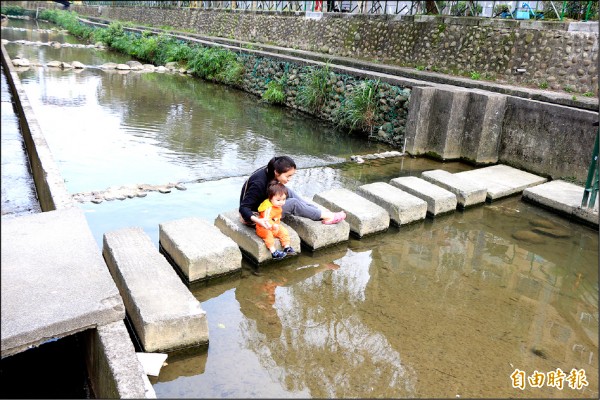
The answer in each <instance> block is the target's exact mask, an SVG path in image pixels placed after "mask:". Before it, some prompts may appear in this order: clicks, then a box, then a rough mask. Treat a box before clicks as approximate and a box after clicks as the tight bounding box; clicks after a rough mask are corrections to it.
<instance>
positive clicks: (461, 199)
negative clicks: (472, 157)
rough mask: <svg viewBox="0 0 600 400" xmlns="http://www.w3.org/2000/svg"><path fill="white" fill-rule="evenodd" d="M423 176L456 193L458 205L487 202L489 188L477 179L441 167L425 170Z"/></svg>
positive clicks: (463, 206) (462, 206)
mask: <svg viewBox="0 0 600 400" xmlns="http://www.w3.org/2000/svg"><path fill="white" fill-rule="evenodd" d="M421 178H423V179H425V180H426V181H428V182H431V183H433V184H435V185H437V186H440V187H442V188H444V189H446V190H448V191H449V192H452V193H454V194H455V195H456V201H457V202H458V206H459V207H461V208H465V207H469V206H473V205H476V204H481V203H485V197H486V195H487V189H486V187H485V186H483V185H481V184H478V183H475V181H471V180H469V179H466V178H462V177H460V176H456V175H454V174H451V173H450V172H448V171H444V170H441V169H435V170H433V171H425V172H423V173H422V174H421Z"/></svg>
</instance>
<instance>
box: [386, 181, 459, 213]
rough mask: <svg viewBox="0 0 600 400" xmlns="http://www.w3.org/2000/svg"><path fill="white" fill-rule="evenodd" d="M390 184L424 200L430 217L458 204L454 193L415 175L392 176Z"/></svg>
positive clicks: (446, 211)
mask: <svg viewBox="0 0 600 400" xmlns="http://www.w3.org/2000/svg"><path fill="white" fill-rule="evenodd" d="M390 185H392V186H396V187H398V188H400V189H402V190H404V191H405V192H407V193H410V194H412V195H413V196H416V197H418V198H420V199H422V200H425V202H427V215H429V216H432V217H434V216H436V215H441V214H446V213H449V212H451V211H454V210H456V206H457V204H458V201H457V199H456V195H455V194H454V193H452V192H450V191H448V190H446V189H443V188H441V187H439V186H437V185H434V184H433V183H430V182H427V181H426V180H424V179H421V178H417V177H416V176H403V177H400V178H394V179H392V180H391V181H390Z"/></svg>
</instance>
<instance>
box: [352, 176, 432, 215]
mask: <svg viewBox="0 0 600 400" xmlns="http://www.w3.org/2000/svg"><path fill="white" fill-rule="evenodd" d="M356 192H357V193H358V194H359V195H361V196H363V197H364V198H366V199H367V200H370V201H372V202H373V203H375V204H377V205H379V206H381V207H383V208H384V209H385V210H386V211H387V212H388V214H389V215H390V219H391V220H392V221H393V222H394V223H395V224H396V225H406V224H410V223H411V222H415V221H419V220H422V219H425V217H426V216H427V203H426V202H425V201H424V200H421V199H419V198H418V197H415V196H413V195H412V194H409V193H406V192H404V191H402V190H400V189H398V188H397V187H395V186H392V185H390V184H388V183H385V182H376V183H369V184H367V185H362V186H359V187H358V188H357V189H356Z"/></svg>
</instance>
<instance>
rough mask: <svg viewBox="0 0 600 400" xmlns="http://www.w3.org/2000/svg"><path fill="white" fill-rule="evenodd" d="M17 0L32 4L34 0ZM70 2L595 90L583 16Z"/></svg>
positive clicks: (190, 26)
mask: <svg viewBox="0 0 600 400" xmlns="http://www.w3.org/2000/svg"><path fill="white" fill-rule="evenodd" d="M21 3H32V4H28V5H27V8H31V7H32V6H33V8H34V9H35V4H34V3H40V2H31V1H30V2H21ZM71 8H72V9H73V10H74V11H76V12H77V13H79V14H80V15H82V16H85V15H88V16H91V17H101V18H108V19H111V20H119V21H132V22H135V23H138V24H148V25H153V26H171V27H173V28H174V29H178V30H191V31H194V32H196V33H199V34H203V35H208V36H218V37H222V38H230V39H237V40H242V41H250V42H256V43H262V44H272V45H278V46H284V47H291V48H296V49H301V50H310V51H317V52H321V53H325V54H331V55H337V56H347V57H353V58H358V59H363V60H367V61H376V62H382V63H387V64H394V65H398V66H406V67H418V68H423V69H425V70H430V71H438V72H443V73H452V74H457V75H464V76H471V74H474V75H475V74H476V75H479V78H480V79H488V80H491V81H497V82H504V83H514V84H522V85H529V86H531V87H536V88H537V87H541V88H546V87H547V88H550V89H554V90H563V91H568V92H573V93H579V94H582V93H592V94H594V95H595V96H597V95H598V68H597V64H598V23H597V22H589V23H587V24H595V25H594V26H595V29H587V31H581V30H579V31H570V28H571V25H572V24H569V23H564V22H541V21H517V20H497V19H486V18H468V17H447V16H443V17H442V16H414V17H413V16H411V17H398V16H392V15H379V16H377V15H368V16H367V15H360V14H346V13H325V14H323V16H322V18H320V19H318V20H317V19H309V18H306V17H305V14H304V13H293V12H264V11H224V10H221V11H214V10H201V9H190V8H178V9H164V8H142V7H116V6H111V7H96V6H81V5H73V6H72V7H71ZM577 29H581V28H577ZM517 68H518V69H519V70H522V71H523V72H517V71H516V70H517Z"/></svg>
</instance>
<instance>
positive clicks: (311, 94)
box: [296, 63, 331, 112]
mask: <svg viewBox="0 0 600 400" xmlns="http://www.w3.org/2000/svg"><path fill="white" fill-rule="evenodd" d="M330 74H331V68H330V66H329V63H327V64H326V65H325V66H324V67H323V68H311V70H310V72H309V73H308V74H307V75H306V77H305V78H304V79H305V83H304V84H303V85H301V86H300V87H299V88H298V95H297V97H296V101H297V102H298V104H300V105H301V106H303V107H306V108H308V109H309V110H311V111H312V112H316V111H319V110H320V109H321V108H322V107H323V105H324V104H325V103H326V102H327V100H329V96H330V94H331V84H330V83H329V79H330Z"/></svg>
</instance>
